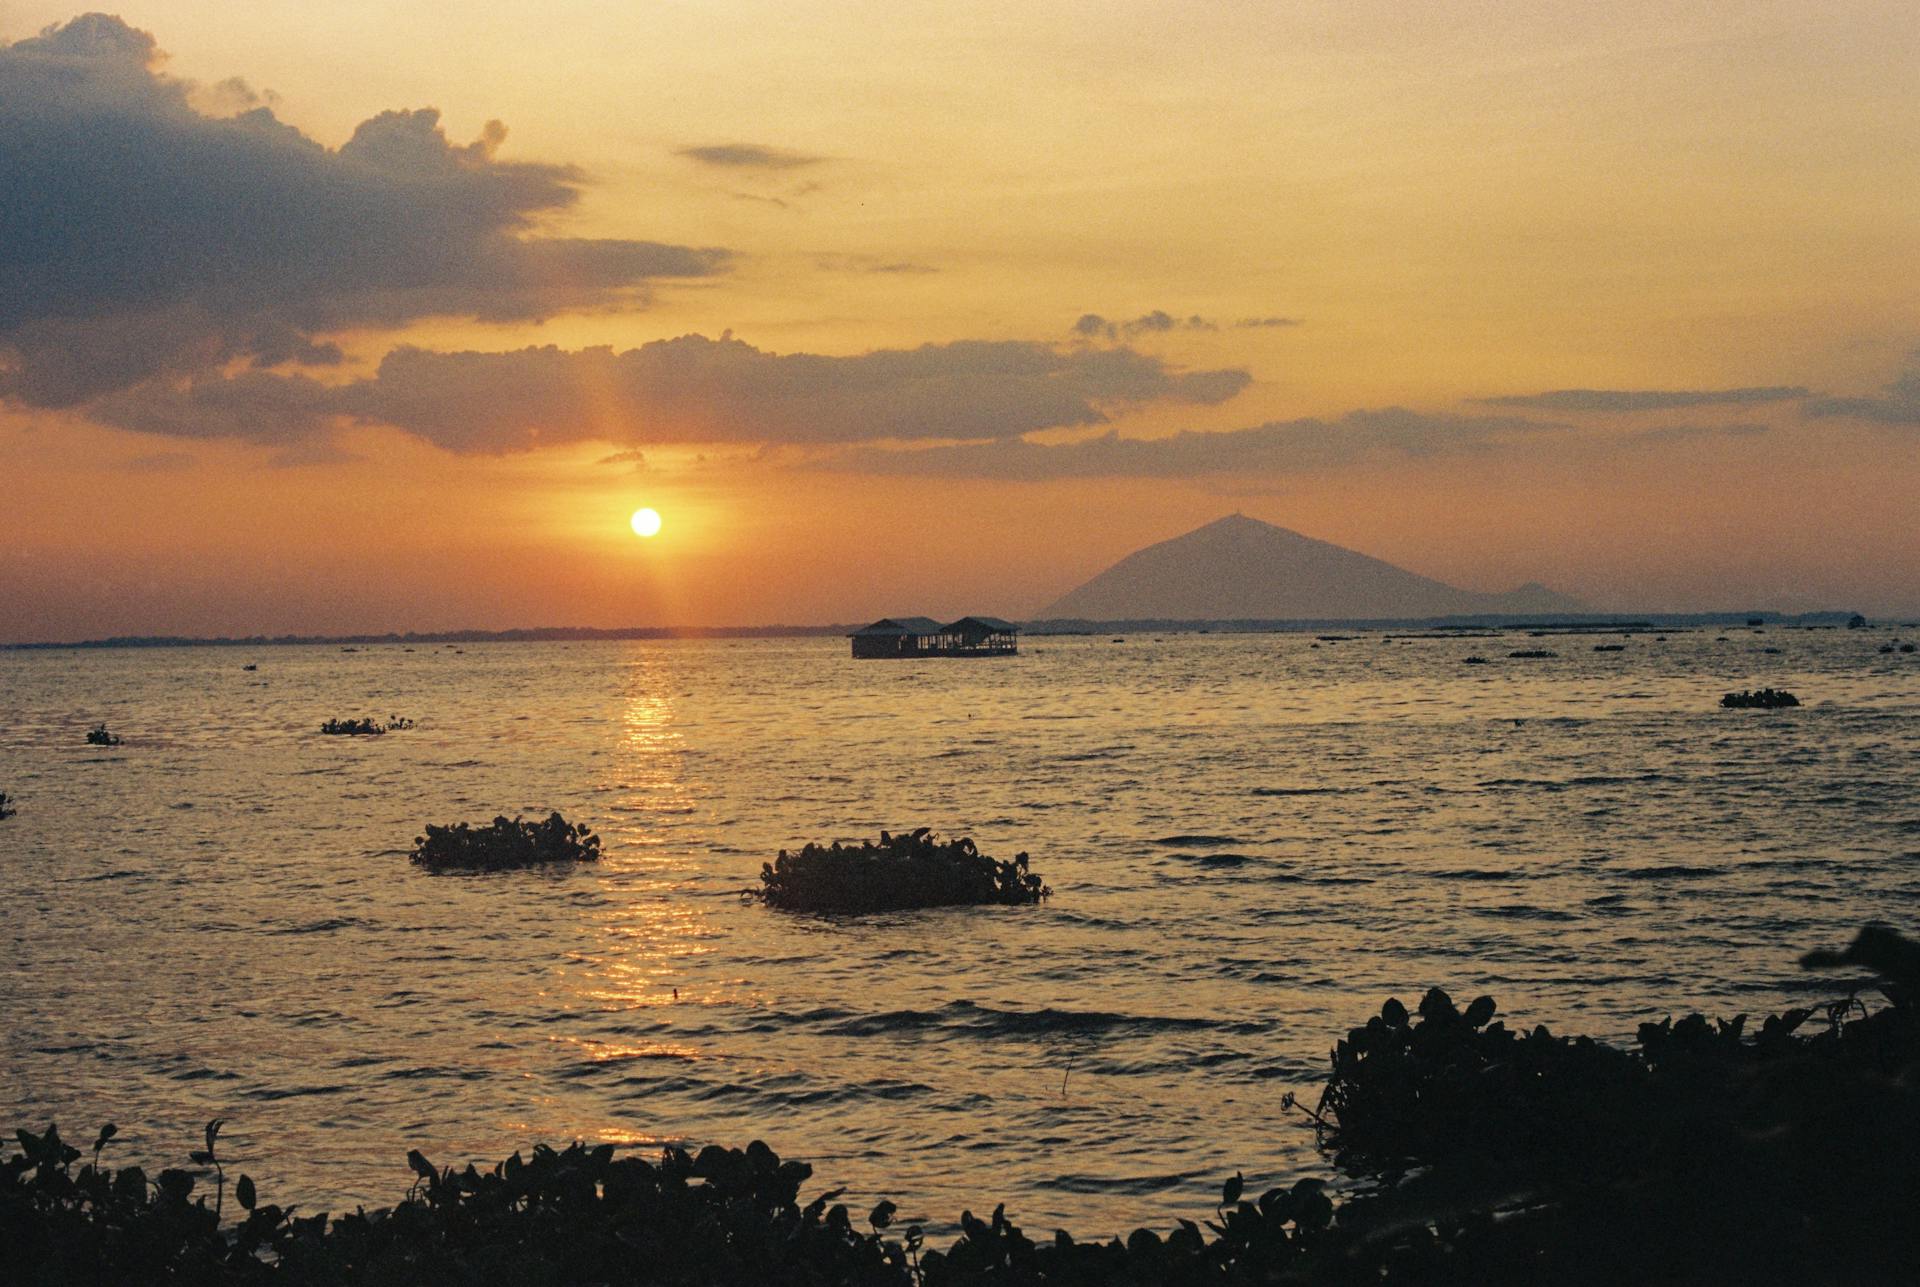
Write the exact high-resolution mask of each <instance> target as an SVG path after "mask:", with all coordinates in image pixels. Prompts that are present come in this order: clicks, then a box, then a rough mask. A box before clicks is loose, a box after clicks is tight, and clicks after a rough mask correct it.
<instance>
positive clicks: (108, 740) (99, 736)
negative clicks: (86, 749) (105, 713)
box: [87, 724, 121, 746]
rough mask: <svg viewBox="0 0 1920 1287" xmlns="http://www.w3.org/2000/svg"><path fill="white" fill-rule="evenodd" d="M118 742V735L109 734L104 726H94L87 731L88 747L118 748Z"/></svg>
mask: <svg viewBox="0 0 1920 1287" xmlns="http://www.w3.org/2000/svg"><path fill="white" fill-rule="evenodd" d="M120 740H121V739H120V735H119V734H118V733H109V732H108V731H107V726H106V725H105V724H95V725H94V726H93V727H92V728H90V729H88V730H87V745H88V746H118V745H120Z"/></svg>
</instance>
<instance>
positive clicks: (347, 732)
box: [320, 715, 413, 737]
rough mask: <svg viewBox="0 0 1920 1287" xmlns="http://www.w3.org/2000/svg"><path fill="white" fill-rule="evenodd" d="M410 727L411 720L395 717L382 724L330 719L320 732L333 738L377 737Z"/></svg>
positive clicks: (370, 721)
mask: <svg viewBox="0 0 1920 1287" xmlns="http://www.w3.org/2000/svg"><path fill="white" fill-rule="evenodd" d="M412 727H413V721H412V720H410V719H402V718H400V717H399V716H398V715H395V716H394V717H393V718H391V719H389V720H388V721H387V722H386V723H384V724H382V723H381V722H380V721H378V720H373V719H330V720H328V721H327V722H326V723H324V724H322V725H321V726H320V731H321V732H322V733H327V734H330V735H332V736H335V737H378V736H380V735H381V734H382V733H395V732H398V731H399V730H401V729H403V728H412Z"/></svg>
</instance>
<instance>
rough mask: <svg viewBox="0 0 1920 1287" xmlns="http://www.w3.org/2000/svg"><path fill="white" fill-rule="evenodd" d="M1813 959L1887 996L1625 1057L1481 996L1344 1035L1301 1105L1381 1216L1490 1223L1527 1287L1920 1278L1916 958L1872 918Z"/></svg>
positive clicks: (1484, 1241) (1439, 1003) (1679, 1024)
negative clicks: (1526, 1025) (1853, 973)
mask: <svg viewBox="0 0 1920 1287" xmlns="http://www.w3.org/2000/svg"><path fill="white" fill-rule="evenodd" d="M1805 964H1807V965H1808V966H1809V967H1810V968H1819V967H1824V966H1832V965H1857V966H1864V967H1867V968H1869V969H1873V970H1875V971H1876V972H1878V973H1879V974H1880V976H1881V987H1882V989H1883V991H1885V992H1886V994H1887V995H1888V997H1889V998H1890V999H1891V1000H1892V1001H1893V1002H1894V1004H1892V1005H1891V1006H1888V1007H1886V1008H1883V1009H1881V1010H1878V1011H1869V1010H1868V1009H1867V1007H1866V1006H1865V1005H1863V1004H1862V1003H1861V1002H1860V1001H1859V1000H1858V998H1857V995H1854V994H1849V995H1848V996H1846V997H1844V998H1842V999H1840V1000H1838V1001H1835V1002H1832V1003H1829V1004H1826V1005H1823V1006H1818V1007H1806V1008H1794V1009H1790V1010H1788V1011H1786V1012H1784V1013H1783V1014H1779V1015H1774V1016H1770V1017H1768V1018H1767V1019H1766V1020H1765V1021H1764V1022H1762V1023H1761V1024H1760V1025H1759V1026H1758V1028H1757V1029H1749V1027H1748V1024H1747V1022H1746V1017H1745V1016H1736V1017H1735V1018H1733V1019H1731V1020H1715V1021H1709V1020H1708V1019H1706V1018H1704V1017H1702V1016H1700V1015H1697V1014H1695V1015H1689V1016H1687V1017H1686V1018H1683V1019H1680V1020H1678V1021H1676V1020H1674V1019H1672V1018H1668V1019H1666V1020H1663V1021H1662V1022H1659V1023H1646V1024H1642V1025H1641V1026H1640V1029H1639V1033H1638V1036H1637V1039H1636V1042H1635V1044H1634V1046H1633V1048H1631V1049H1628V1050H1621V1049H1617V1048H1614V1047H1611V1046H1607V1045H1602V1044H1600V1043H1597V1042H1594V1041H1592V1040H1591V1039H1589V1038H1585V1037H1573V1038H1569V1037H1563V1036H1556V1035H1554V1034H1553V1033H1552V1032H1551V1031H1550V1030H1548V1029H1547V1028H1546V1027H1544V1026H1539V1027H1535V1028H1534V1029H1533V1030H1532V1031H1530V1032H1519V1031H1512V1030H1509V1029H1508V1028H1507V1027H1506V1026H1505V1025H1504V1024H1503V1023H1501V1022H1499V1021H1497V1020H1495V1018H1494V1015H1495V1012H1496V1010H1495V1005H1494V1002H1493V1000H1492V999H1491V998H1488V997H1481V998H1480V999H1478V1000H1476V1001H1475V1002H1474V1003H1473V1004H1472V1005H1470V1006H1468V1007H1467V1008H1466V1009H1465V1010H1464V1011H1462V1010H1461V1009H1460V1008H1458V1007H1457V1006H1455V1005H1454V1003H1453V1002H1452V1000H1451V999H1450V998H1449V997H1448V996H1447V995H1446V994H1445V993H1444V992H1441V991H1439V990H1438V989H1435V990H1433V991H1430V992H1428V993H1427V995H1426V997H1425V998H1424V999H1423V1000H1422V1001H1421V1003H1420V1006H1419V1008H1418V1010H1417V1011H1416V1012H1414V1013H1412V1014H1409V1012H1408V1011H1407V1009H1406V1007H1405V1006H1403V1005H1401V1004H1400V1003H1399V1002H1398V1001H1389V1002H1388V1003H1387V1004H1386V1005H1385V1006H1384V1007H1382V1009H1381V1012H1380V1013H1379V1015H1377V1016H1376V1017H1375V1018H1373V1019H1371V1020H1369V1021H1368V1023H1367V1024H1366V1025H1365V1026H1364V1027H1360V1028H1355V1029H1353V1030H1352V1031H1351V1032H1349V1033H1348V1034H1347V1037H1346V1039H1345V1040H1343V1041H1341V1042H1340V1043H1338V1045H1337V1046H1336V1048H1335V1050H1334V1054H1333V1066H1332V1070H1331V1076H1330V1078H1329V1080H1328V1083H1327V1085H1326V1087H1325V1090H1324V1091H1323V1093H1322V1095H1321V1098H1320V1101H1319V1104H1318V1105H1317V1107H1315V1108H1313V1109H1306V1108H1304V1107H1303V1106H1301V1105H1298V1104H1294V1103H1291V1102H1289V1104H1288V1106H1289V1107H1294V1108H1297V1109H1299V1110H1300V1111H1303V1112H1305V1113H1306V1114H1307V1116H1308V1117H1309V1119H1310V1120H1311V1122H1312V1124H1313V1126H1314V1128H1315V1129H1316V1130H1317V1131H1319V1132H1320V1135H1321V1139H1322V1142H1323V1143H1324V1144H1325V1145H1326V1146H1327V1147H1328V1148H1330V1149H1331V1150H1333V1152H1334V1154H1335V1155H1336V1156H1337V1157H1338V1158H1339V1160H1340V1162H1341V1164H1342V1165H1343V1166H1344V1167H1346V1168H1347V1169H1349V1170H1350V1171H1354V1172H1356V1173H1359V1174H1365V1175H1373V1176H1377V1177H1381V1178H1383V1179H1385V1180H1387V1181H1388V1188H1387V1189H1386V1190H1385V1191H1384V1192H1383V1195H1382V1196H1381V1197H1380V1198H1379V1200H1378V1201H1377V1202H1371V1203H1370V1205H1372V1206H1373V1208H1374V1209H1375V1210H1376V1212H1378V1213H1381V1214H1380V1215H1379V1217H1378V1218H1380V1219H1382V1220H1385V1221H1387V1222H1389V1223H1391V1222H1393V1221H1400V1222H1403V1223H1404V1222H1405V1221H1406V1220H1407V1219H1408V1218H1409V1217H1410V1215H1411V1217H1412V1218H1416V1219H1418V1220H1420V1221H1422V1222H1424V1223H1428V1224H1429V1225H1430V1227H1432V1228H1435V1229H1438V1228H1439V1227H1440V1225H1441V1224H1442V1223H1444V1222H1445V1221H1444V1220H1439V1219H1436V1217H1437V1216H1442V1215H1444V1216H1445V1218H1446V1220H1452V1219H1454V1218H1456V1217H1457V1216H1458V1215H1459V1213H1460V1212H1461V1211H1462V1209H1463V1207H1466V1208H1469V1209H1471V1208H1478V1209H1479V1212H1480V1214H1482V1215H1485V1216H1489V1217H1490V1216H1492V1215H1493V1214H1494V1213H1496V1212H1498V1213H1499V1214H1500V1215H1501V1216H1502V1219H1501V1220H1500V1221H1499V1222H1498V1223H1497V1224H1485V1225H1483V1226H1482V1227H1481V1229H1480V1231H1479V1232H1478V1233H1473V1234H1471V1237H1470V1241H1472V1242H1477V1243H1478V1244H1480V1247H1481V1251H1480V1252H1477V1253H1475V1254H1498V1255H1499V1256H1502V1257H1507V1258H1511V1257H1513V1256H1514V1255H1515V1254H1516V1253H1524V1255H1523V1256H1521V1257H1520V1259H1518V1260H1516V1261H1515V1262H1514V1263H1516V1264H1525V1265H1527V1266H1530V1269H1529V1270H1528V1272H1527V1273H1526V1275H1525V1279H1526V1280H1527V1281H1541V1282H1554V1281H1575V1282H1600V1281H1646V1280H1648V1279H1649V1278H1654V1279H1657V1280H1659V1281H1664V1282H1701V1281H1711V1282H1782V1281H1790V1282H1854V1281H1872V1282H1882V1281H1895V1280H1900V1281H1912V1280H1913V1277H1914V1272H1915V1266H1916V1264H1920V1260H1916V1259H1915V1258H1916V1257H1917V1256H1920V1229H1917V1228H1916V1226H1915V1224H1914V1222H1913V1220H1912V1218H1911V1213H1912V1210H1913V1209H1914V1206H1915V1204H1916V1203H1920V1163H1916V1158H1920V1087H1916V1084H1915V1077H1914V1073H1915V1071H1916V1070H1917V1069H1920V1023H1917V1022H1916V1017H1917V1016H1916V1014H1915V1013H1914V1011H1913V1010H1912V1009H1911V1008H1910V1006H1909V1002H1908V1000H1907V998H1910V997H1911V996H1912V995H1913V993H1912V989H1913V988H1914V986H1915V985H1916V983H1920V945H1916V944H1913V943H1911V942H1909V941H1908V940H1906V939H1904V938H1902V937H1901V936H1900V935H1898V934H1897V933H1894V932H1893V931H1891V930H1888V929H1886V928H1884V927H1870V928H1869V929H1868V930H1866V931H1863V932H1862V934H1861V936H1860V937H1859V938H1858V939H1856V940H1855V942H1854V945H1853V946H1852V947H1850V948H1849V949H1848V950H1847V951H1846V952H1845V953H1814V954H1810V955H1809V956H1808V957H1807V958H1805ZM1855 992H1856V993H1857V986H1856V988H1855ZM1816 1019H1824V1022H1823V1023H1810V1021H1812V1020H1816ZM1289 1101H1291V1097H1289ZM1366 1210H1367V1207H1366V1206H1364V1205H1363V1206H1361V1207H1359V1208H1357V1209H1356V1210H1354V1211H1353V1212H1352V1213H1351V1216H1350V1214H1349V1212H1348V1211H1347V1210H1345V1209H1343V1212H1342V1217H1341V1219H1342V1223H1343V1224H1352V1225H1354V1226H1355V1227H1358V1226H1359V1225H1360V1224H1361V1223H1362V1222H1363V1220H1364V1219H1366V1218H1367V1217H1366V1215H1365V1212H1366ZM1462 1236H1463V1237H1465V1236H1466V1235H1462ZM1442 1241H1443V1242H1445V1241H1447V1239H1445V1238H1443V1239H1442ZM1451 1245H1452V1253H1450V1254H1452V1255H1453V1257H1454V1260H1455V1262H1456V1263H1459V1264H1462V1265H1464V1264H1465V1263H1467V1262H1466V1261H1464V1260H1462V1259H1461V1257H1463V1256H1465V1255H1466V1254H1467V1253H1466V1250H1465V1248H1466V1247H1467V1245H1468V1243H1467V1242H1462V1241H1454V1242H1453V1243H1452V1244H1451ZM1501 1249H1504V1250H1501ZM1842 1249H1844V1250H1842ZM1483 1277H1484V1278H1486V1279H1488V1280H1494V1281H1506V1280H1508V1279H1506V1278H1504V1277H1503V1276H1502V1275H1501V1274H1495V1273H1489V1274H1486V1275H1483Z"/></svg>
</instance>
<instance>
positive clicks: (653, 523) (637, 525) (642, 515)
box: [630, 509, 660, 536]
mask: <svg viewBox="0 0 1920 1287" xmlns="http://www.w3.org/2000/svg"><path fill="white" fill-rule="evenodd" d="M630 521H631V522H632V524H633V534H634V535H635V536H658V535H660V511H659V510H657V509H636V510H635V511H633V518H632V519H631V520H630Z"/></svg>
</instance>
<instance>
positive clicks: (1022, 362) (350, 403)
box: [94, 335, 1251, 453]
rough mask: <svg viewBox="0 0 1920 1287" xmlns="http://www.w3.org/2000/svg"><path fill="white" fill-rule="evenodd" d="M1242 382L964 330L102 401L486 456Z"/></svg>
mask: <svg viewBox="0 0 1920 1287" xmlns="http://www.w3.org/2000/svg"><path fill="white" fill-rule="evenodd" d="M1250 380H1251V377H1250V376H1249V375H1248V373H1247V372H1246V371H1244V370H1239V369H1231V368H1230V369H1221V370H1201V371H1187V370H1183V369H1180V368H1177V367H1174V366H1172V365H1170V364H1168V363H1166V362H1164V361H1162V360H1161V359H1159V358H1156V357H1152V356H1149V355H1147V354H1143V353H1138V352H1135V351H1134V350H1132V349H1127V348H1116V349H1071V348H1069V349H1062V348H1057V347H1055V346H1053V345H1048V344H1039V343H1032V342H1026V341H983V340H962V341H957V342H954V343H949V344H926V345H922V346H920V347H919V348H915V349H880V350H876V351H874V352H870V353H863V354H857V355H853V356H844V357H839V356H827V355H822V354H812V353H785V354H782V353H771V352H767V351H765V350H763V349H758V348H755V347H754V346H752V345H750V344H747V343H744V342H743V341H740V340H736V339H733V338H731V336H722V337H721V338H720V339H718V340H714V339H709V338H707V337H705V336H702V335H684V336H681V337H679V338H678V339H672V340H657V341H654V342H652V343H649V344H644V345H642V346H640V347H639V348H635V349H627V350H624V351H615V350H614V349H612V348H605V347H603V348H590V349H579V350H566V349H560V348H556V347H553V346H545V347H536V348H524V349H517V350H513V351H511V352H504V353H485V352H455V353H443V352H435V351H431V350H427V349H420V348H412V347H402V348H398V349H395V350H394V351H393V352H391V353H389V354H388V355H387V356H386V357H385V358H384V359H383V360H382V361H381V363H380V367H379V370H378V371H377V372H376V373H375V374H374V375H373V376H371V377H369V378H367V379H362V380H357V381H353V382H350V383H347V384H343V385H328V384H322V383H321V382H319V381H317V380H314V379H313V378H311V377H309V376H305V375H301V374H297V373H295V374H285V375H283V374H277V373H272V372H265V371H243V372H240V373H238V374H236V375H233V376H225V377H222V376H208V377H202V378H199V379H195V380H192V381H187V382H183V383H180V384H178V385H175V386H173V387H169V388H167V389H164V390H155V389H153V388H151V387H148V388H142V389H139V390H134V391H130V392H128V393H126V394H123V395H119V396H117V397H115V398H112V399H108V400H105V401H103V402H102V403H100V404H98V405H97V406H96V408H95V409H94V414H95V415H96V416H97V417H98V418H100V419H103V420H105V421H107V422H108V423H111V424H115V425H119V426H121V427H123V428H129V429H137V430H142V431H145V432H149V433H159V434H168V435H172V436H176V437H189V438H208V437H235V438H243V439H248V440H251V441H255V442H290V441H298V440H303V439H311V438H314V437H316V436H319V435H321V434H323V433H324V432H325V431H326V430H327V429H328V428H329V427H330V426H331V425H332V424H333V423H334V422H336V421H337V420H339V419H342V418H345V419H350V420H354V421H358V422H362V423H368V424H379V425H388V426H392V427H394V428H397V429H400V430H402V431H404V432H406V433H409V434H412V435H414V436H416V437H419V438H422V439H425V440H427V441H429V442H432V443H435V444H437V445H439V446H441V447H444V448H446V449H447V450H449V451H456V452H479V453H498V452H509V451H522V450H529V449H532V448H535V447H540V446H545V445H551V444H555V443H563V442H576V441H584V440H592V441H606V442H613V443H619V444H623V445H636V446H638V445H648V444H655V443H693V442H753V443H768V442H771V443H844V442H859V441H870V440H873V439H887V438H891V439H939V438H957V439H978V438H1004V437H1014V436H1017V435H1019V434H1023V433H1028V432H1031V431H1033V430H1036V429H1046V428H1056V427H1061V426H1084V425H1097V424H1104V423H1106V421H1107V419H1108V415H1109V413H1110V412H1113V411H1116V410H1123V409H1127V408H1132V407H1137V406H1141V405H1144V404H1148V403H1187V404H1201V405H1207V404H1214V403H1219V402H1224V401H1226V400H1227V399H1229V398H1231V397H1233V396H1234V395H1235V394H1237V393H1239V392H1240V391H1241V390H1242V389H1244V388H1245V387H1246V386H1247V384H1248V383H1249V382H1250Z"/></svg>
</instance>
